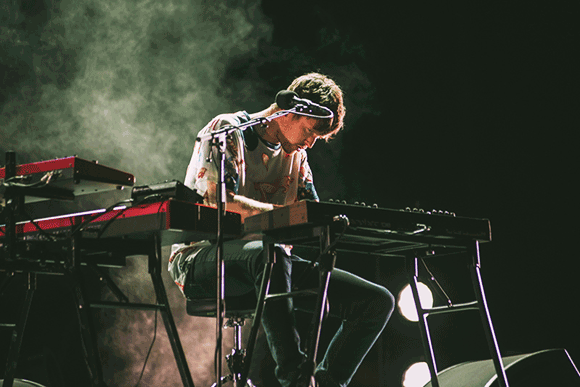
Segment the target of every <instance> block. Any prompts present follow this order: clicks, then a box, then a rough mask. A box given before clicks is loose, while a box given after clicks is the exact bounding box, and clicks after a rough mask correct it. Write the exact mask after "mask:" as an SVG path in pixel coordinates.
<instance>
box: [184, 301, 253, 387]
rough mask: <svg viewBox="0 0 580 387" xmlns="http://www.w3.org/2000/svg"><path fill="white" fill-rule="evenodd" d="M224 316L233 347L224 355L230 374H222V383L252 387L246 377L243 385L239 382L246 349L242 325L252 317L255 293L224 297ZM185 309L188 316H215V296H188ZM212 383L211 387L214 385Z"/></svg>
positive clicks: (236, 386) (238, 386)
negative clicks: (232, 330) (231, 329)
mask: <svg viewBox="0 0 580 387" xmlns="http://www.w3.org/2000/svg"><path fill="white" fill-rule="evenodd" d="M225 301H226V306H227V308H226V316H225V317H226V318H227V321H226V323H225V328H234V348H233V349H232V353H231V354H230V355H227V356H226V360H227V364H228V368H229V369H230V372H231V373H230V374H229V375H227V376H222V377H221V381H222V384H223V383H227V382H230V381H231V382H233V384H234V386H235V387H246V386H247V387H254V385H253V384H252V382H251V381H250V380H249V379H248V380H247V381H246V384H245V385H244V386H241V385H238V384H239V383H240V379H241V375H242V371H243V367H244V359H245V356H246V350H245V349H243V348H242V326H244V322H245V319H247V318H253V317H254V312H255V311H256V303H257V299H256V295H255V294H254V293H253V292H251V293H247V294H244V295H242V296H236V297H226V299H225ZM186 311H187V314H188V315H190V316H197V317H217V304H216V299H215V298H188V299H187V303H186ZM216 385H217V383H214V384H213V385H212V387H214V386H216Z"/></svg>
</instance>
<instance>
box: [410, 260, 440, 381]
mask: <svg viewBox="0 0 580 387" xmlns="http://www.w3.org/2000/svg"><path fill="white" fill-rule="evenodd" d="M407 274H408V277H409V280H410V285H411V291H412V292H413V298H414V299H415V306H416V308H417V315H418V316H419V331H420V332H421V341H422V342H423V351H424V355H425V360H426V362H427V366H428V367H429V373H430V374H431V385H432V386H433V387H439V380H438V379H437V363H436V362H435V353H434V352H433V343H432V341H431V335H430V333H429V325H428V323H427V316H428V312H427V311H425V310H424V309H423V306H422V305H421V302H420V298H419V289H418V286H417V285H418V279H419V259H418V258H417V257H413V258H407Z"/></svg>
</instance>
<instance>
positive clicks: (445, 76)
mask: <svg viewBox="0 0 580 387" xmlns="http://www.w3.org/2000/svg"><path fill="white" fill-rule="evenodd" d="M1 4H2V9H1V10H0V11H1V12H0V15H1V16H0V50H1V51H0V53H1V54H0V82H1V83H2V85H1V87H0V152H1V153H2V154H4V152H5V151H7V150H14V151H16V152H17V157H18V162H19V163H26V162H33V161H39V160H47V159H53V158H57V157H64V156H70V155H73V154H77V155H79V156H80V157H82V158H86V159H98V160H99V161H100V163H101V164H104V165H107V166H112V167H115V168H118V169H121V170H125V171H128V172H131V173H133V174H134V175H135V176H136V177H137V180H138V183H139V184H145V183H153V182H157V181H162V180H166V179H179V180H182V179H183V177H184V174H185V168H186V166H187V163H188V161H189V157H190V155H191V148H192V145H193V139H194V138H195V134H196V133H197V131H198V130H199V129H200V128H201V127H202V126H203V125H204V124H205V123H206V122H207V121H209V120H210V119H211V118H212V117H213V116H214V115H216V114H219V113H222V112H227V111H235V110H240V109H245V110H248V111H249V112H254V111H258V110H261V109H263V108H264V107H266V106H268V105H269V104H270V103H271V102H273V99H274V96H275V95H276V93H277V92H278V91H279V90H281V89H284V88H286V86H287V85H288V84H289V82H290V81H291V80H292V79H293V78H294V77H295V76H298V75H301V74H303V73H305V72H309V71H320V72H322V73H325V74H327V75H329V76H330V77H332V78H333V79H335V80H336V81H337V83H339V84H340V85H341V86H342V87H343V90H344V92H345V98H346V106H347V116H346V125H345V128H344V130H343V131H342V132H341V133H340V134H339V135H338V136H337V137H336V139H334V140H333V141H331V142H329V143H318V144H317V145H316V147H315V148H314V149H312V150H311V151H310V152H309V157H310V164H311V167H312V169H313V172H314V175H315V183H316V186H317V189H318V191H319V194H320V196H321V198H322V199H323V200H328V199H331V198H333V199H344V200H347V201H348V202H354V201H364V202H366V203H368V204H370V203H377V204H378V205H379V206H381V207H387V208H404V207H407V206H409V207H417V208H424V209H426V210H431V209H443V210H449V211H454V212H455V213H457V214H458V215H463V216H470V217H485V218H489V219H490V220H491V225H492V232H493V241H492V242H491V243H489V244H486V245H483V246H482V258H483V269H482V270H483V280H484V284H485V287H486V292H487V296H488V302H489V307H490V311H491V315H492V318H493V322H494V324H495V328H496V333H497V337H498V341H499V345H500V349H501V351H502V353H503V354H506V355H507V354H512V353H526V352H533V351H537V350H541V349H547V348H566V349H567V350H568V351H569V353H570V355H571V356H572V359H574V360H575V361H576V362H578V361H579V360H578V359H580V346H579V344H580V343H579V335H578V333H577V321H576V320H577V319H576V318H575V309H576V305H577V302H576V300H577V297H578V294H579V291H578V287H577V273H578V271H577V269H578V266H579V265H578V252H577V248H576V243H575V242H576V239H577V238H578V237H577V231H578V225H577V211H576V206H577V199H576V195H575V192H574V191H573V189H575V185H574V184H573V181H574V180H576V178H577V157H576V156H574V155H575V154H576V147H577V136H574V135H573V133H575V132H576V131H577V129H578V127H579V125H578V119H577V115H578V112H577V110H578V98H577V95H578V92H577V90H578V75H577V74H578V71H577V69H578V65H579V63H578V60H577V58H578V57H579V55H578V54H579V53H578V38H579V31H578V26H577V17H578V12H577V10H576V9H575V8H574V7H572V6H571V5H568V4H572V2H569V3H559V4H552V5H546V4H544V5H540V4H537V3H535V2H531V3H530V2H528V3H522V4H497V5H493V6H492V5H474V4H465V3H457V4H451V3H450V4H443V5H442V4H438V5H433V4H423V3H421V2H413V3H408V2H405V3H404V4H402V3H401V2H381V3H378V2H366V1H359V2H336V1H326V0H323V1H302V0H298V1H293V2H291V3H288V2H275V1H270V0H263V1H261V2H259V1H250V0H247V1H242V2H235V1H219V2H209V1H203V0H195V1H194V0H191V1H185V0H172V1H167V2H159V3H146V2H129V1H124V2H117V3H109V2H97V1H94V0H93V1H91V0H84V1H76V2H65V1H57V0H54V1H49V0H45V1H40V0H36V1H23V0H21V1H3V2H2V3H1ZM98 204H101V203H98ZM90 205H93V206H97V204H92V203H91V204H90ZM339 265H340V266H342V267H345V268H349V269H352V270H354V271H357V272H360V273H361V274H362V275H365V276H367V277H373V279H375V280H377V281H379V282H382V283H384V284H385V285H386V286H388V287H389V288H390V289H391V290H392V291H393V293H396V292H398V291H400V289H401V288H402V286H403V285H404V282H405V279H404V271H403V265H402V262H399V261H396V260H393V261H389V262H385V261H381V262H375V261H374V260H373V259H370V258H360V259H350V260H349V259H347V258H345V259H344V260H340V261H339ZM377 265H378V266H379V267H380V269H381V270H380V274H376V273H377V271H376V270H375V269H376V267H377ZM140 266H142V265H141V263H140V261H139V260H135V262H133V263H132V264H131V265H130V266H129V268H128V269H127V271H126V272H124V273H123V274H115V275H117V276H118V279H119V281H120V282H121V284H122V286H125V287H127V288H129V289H138V288H141V285H142V284H145V283H146V281H147V277H146V273H145V274H143V273H140V274H139V270H140V269H142V267H140ZM433 267H434V270H436V273H437V276H438V279H439V280H440V282H441V283H442V284H444V286H445V290H446V291H448V292H449V293H450V295H452V296H453V298H454V301H455V302H457V301H456V300H459V301H461V300H462V299H463V298H469V296H470V294H469V284H468V283H466V282H465V279H464V278H463V277H464V276H462V274H461V273H462V271H461V270H462V269H463V267H464V265H463V264H462V263H461V262H455V261H454V260H447V261H445V262H441V263H435V262H433ZM464 274H465V273H464ZM455 275H458V276H459V278H455ZM374 276H378V277H374ZM166 280H167V278H166ZM166 283H167V286H168V287H169V292H170V297H172V300H173V302H172V305H173V306H175V309H176V318H177V319H178V325H179V327H180V330H181V331H182V332H183V333H182V335H186V333H189V337H191V338H187V339H185V340H186V348H191V349H189V350H188V359H190V364H191V365H190V366H191V367H192V373H194V375H195V376H194V380H195V381H196V385H197V384H198V383H202V384H203V383H206V381H207V380H208V379H206V378H209V376H207V373H208V372H211V371H210V370H211V361H212V360H211V357H212V355H211V353H212V350H211V348H210V349H209V350H204V351H199V350H198V347H195V346H196V345H201V344H200V340H206V344H207V345H209V346H211V342H212V339H211V337H208V335H209V336H211V334H213V325H212V324H213V321H206V320H209V319H206V320H204V321H198V320H197V319H192V318H189V317H186V316H184V315H183V305H182V301H183V300H182V299H181V298H180V295H179V293H178V291H177V289H176V288H175V287H173V286H172V285H171V284H170V281H168V282H166ZM40 285H41V286H43V287H42V289H43V290H42V292H40V291H39V292H38V293H39V296H38V297H37V300H35V304H33V309H34V308H36V310H37V311H36V312H34V311H33V313H32V315H31V322H30V324H31V327H30V329H29V331H28V332H29V333H27V334H28V336H27V339H26V341H25V346H24V348H23V355H22V356H23V359H24V360H23V361H22V362H21V364H22V366H21V368H20V369H19V370H20V372H19V375H20V376H21V377H25V376H27V373H28V375H30V373H32V372H33V371H32V370H36V371H34V372H39V373H40V374H43V375H41V376H39V377H38V378H44V379H45V380H44V383H47V382H46V379H47V376H46V374H47V372H48V371H46V369H52V370H57V369H71V368H67V367H64V368H62V367H63V365H72V366H74V367H72V368H74V369H75V370H76V371H75V372H70V371H67V372H64V371H59V372H60V373H62V374H63V376H62V377H61V378H62V379H66V380H69V381H68V382H67V383H70V384H67V385H75V383H76V385H80V384H81V383H82V382H81V381H83V380H84V379H83V378H86V375H84V374H83V371H82V370H83V366H82V361H81V360H80V359H79V355H78V354H79V352H78V351H79V344H78V342H77V340H76V336H75V335H73V334H71V333H70V332H71V331H73V332H76V328H75V321H74V316H73V315H72V314H70V312H69V311H68V310H69V309H68V307H69V306H70V305H71V304H70V299H68V298H67V297H69V296H68V295H67V294H68V293H67V291H66V287H65V286H64V285H62V284H61V283H60V281H59V280H58V279H55V278H46V279H43V280H42V281H41V283H40ZM21 286H22V284H18V281H15V283H14V284H13V285H11V287H9V288H8V289H7V292H5V294H4V295H3V297H2V300H3V304H2V309H0V314H1V316H2V318H1V320H4V319H5V318H6V319H10V318H13V317H14V316H15V310H16V309H17V308H16V304H18V302H19V297H21V296H22V292H21V291H20V289H21ZM150 296H151V292H149V293H148V294H146V295H145V296H143V297H144V298H145V299H146V298H147V297H150ZM63 300H67V301H63ZM436 302H437V303H439V304H440V305H442V304H443V303H444V300H442V299H436ZM67 303H69V304H67ZM67 305H68V306H67ZM49 317H50V318H49ZM153 318H154V316H153V315H151V314H147V313H145V312H144V313H140V314H130V313H121V312H118V313H113V312H106V313H103V314H102V315H100V316H99V317H98V321H99V327H100V329H101V331H102V334H101V335H100V339H99V340H100V342H101V345H102V347H104V348H105V349H101V352H102V356H104V357H105V358H106V359H105V360H104V366H105V374H106V377H107V378H108V381H109V383H110V384H111V385H132V384H134V383H136V380H137V378H138V375H139V373H140V371H141V367H142V365H143V359H144V355H145V353H146V351H147V349H148V346H149V344H150V340H151V334H152V330H153ZM192 320H193V321H194V322H191V321H192ZM2 322H6V321H2ZM478 324H479V322H478V317H477V316H473V318H472V317H471V316H466V317H464V316H454V317H450V318H448V319H445V318H443V319H441V318H438V319H437V320H436V321H434V326H435V327H436V328H437V331H438V332H439V333H438V334H437V335H436V336H435V342H436V345H437V346H438V348H439V347H440V349H438V356H440V364H439V368H440V369H443V368H446V367H448V366H450V365H453V364H457V363H459V362H462V361H468V360H476V359H483V358H486V357H488V355H487V352H486V348H485V343H484V341H483V340H482V338H480V337H479V336H480V335H482V332H481V329H480V326H479V325H478ZM162 330H163V329H161V328H160V331H162ZM119 331H121V332H119ZM135 332H141V333H143V335H141V336H144V337H141V338H139V339H136V338H135ZM192 332H193V333H192ZM0 334H2V338H0V349H1V351H0V352H1V353H2V354H3V355H4V356H5V353H6V351H5V349H6V348H7V344H8V339H9V334H8V332H7V331H3V332H0ZM137 335H138V334H137ZM138 336H139V335H138ZM159 336H161V337H158V339H157V341H156V346H155V347H154V350H153V353H152V360H150V363H149V364H148V371H147V372H146V373H145V376H144V380H143V382H142V385H153V384H155V383H156V384H159V383H160V382H164V383H166V384H165V385H179V383H180V382H179V375H178V373H177V372H176V370H175V366H174V363H173V362H172V359H171V352H170V350H169V346H168V345H167V343H166V339H165V338H164V337H163V335H162V332H159ZM186 336H187V335H186ZM163 340H165V342H164V341H163ZM207 345H206V346H207ZM194 348H195V349H194ZM421 354H422V352H421V347H420V342H419V336H418V331H417V328H416V326H415V325H414V324H410V323H407V322H405V321H404V320H402V319H401V318H400V317H399V316H398V315H395V316H394V317H393V321H392V322H391V323H390V325H389V327H388V329H387V331H386V332H385V334H384V335H383V338H382V340H381V341H380V343H379V344H378V345H377V346H376V348H375V349H374V350H373V352H372V353H371V355H369V358H368V359H367V361H365V363H363V366H362V367H361V370H360V371H359V373H358V374H357V377H356V378H355V380H354V381H353V384H355V385H367V386H368V385H378V383H381V381H382V382H383V383H388V385H393V386H396V385H398V384H397V383H398V380H399V379H400V374H401V373H402V371H403V370H404V368H405V367H406V366H407V365H408V364H410V363H411V362H413V361H416V360H419V359H420V357H421ZM382 357H385V358H386V359H387V360H388V366H386V368H384V369H383V368H380V367H379V368H378V369H380V370H382V372H385V373H386V374H385V375H383V376H381V377H379V376H377V375H376V373H377V372H376V371H375V369H377V364H379V363H380V360H378V359H381V358H382ZM3 358H4V357H3ZM264 361H265V362H267V359H266V360H264ZM53 363H55V364H58V365H55V364H53ZM0 369H3V366H2V367H0ZM38 370H45V371H38ZM55 372H56V371H55ZM48 373H50V372H48ZM77 374H78V375H77ZM73 375H75V376H73ZM202 375H203V376H202ZM29 377H30V376H29ZM267 377H268V376H267V375H266V376H264V378H265V379H267ZM54 378H56V377H55V376H53V379H54ZM71 380H72V381H71ZM39 381H41V382H43V380H40V379H39ZM357 383H358V384H357Z"/></svg>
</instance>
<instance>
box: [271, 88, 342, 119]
mask: <svg viewBox="0 0 580 387" xmlns="http://www.w3.org/2000/svg"><path fill="white" fill-rule="evenodd" d="M276 104H277V105H278V106H279V107H280V108H281V109H283V110H289V109H291V108H296V111H297V112H306V113H311V114H315V115H316V116H322V117H318V118H332V117H334V114H333V113H332V110H330V109H329V108H327V107H326V106H322V105H319V104H317V103H315V102H312V101H310V100H309V99H305V98H298V94H296V93H295V92H293V91H290V90H281V91H279V92H278V94H276Z"/></svg>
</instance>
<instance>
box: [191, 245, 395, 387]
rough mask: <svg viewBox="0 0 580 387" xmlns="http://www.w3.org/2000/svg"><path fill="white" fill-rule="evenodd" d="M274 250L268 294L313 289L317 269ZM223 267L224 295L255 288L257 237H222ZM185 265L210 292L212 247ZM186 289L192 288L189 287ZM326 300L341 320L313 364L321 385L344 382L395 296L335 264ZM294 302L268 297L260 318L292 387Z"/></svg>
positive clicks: (259, 267)
mask: <svg viewBox="0 0 580 387" xmlns="http://www.w3.org/2000/svg"><path fill="white" fill-rule="evenodd" d="M276 254H277V255H276V257H277V260H276V264H275V265H274V268H273V269H272V277H271V284H270V291H269V293H270V294H272V293H283V292H288V291H290V290H299V289H311V288H318V284H319V271H318V269H316V268H314V269H313V265H312V263H311V262H310V261H306V260H304V259H301V258H299V257H297V256H295V255H291V256H289V255H288V254H286V252H285V251H284V250H283V249H282V248H279V247H277V248H276ZM224 266H225V275H226V279H225V296H226V297H228V296H240V295H244V294H247V293H249V292H252V291H255V292H256V293H257V292H259V290H260V284H261V277H262V272H263V268H264V257H263V254H262V242H261V241H243V240H236V241H230V242H226V243H225V245H224ZM187 270H188V274H187V280H186V281H188V282H190V285H193V284H195V287H194V288H197V289H198V290H199V291H202V292H204V293H205V292H207V294H212V295H213V294H215V291H216V282H217V274H216V264H215V246H213V247H210V248H206V249H204V250H202V251H201V252H200V253H198V255H197V256H196V257H195V259H194V260H193V261H192V264H191V265H190V267H189V268H188V269H187ZM293 285H294V286H293ZM186 288H189V289H192V287H188V286H186ZM186 295H187V296H188V297H195V295H190V294H186ZM314 298H315V297H314ZM328 300H329V303H330V314H331V315H335V316H338V317H340V318H341V319H342V324H341V326H340V328H339V329H338V331H337V332H336V334H335V335H334V337H333V339H332V341H331V343H330V345H329V347H328V349H327V350H326V353H325V355H324V358H323V360H322V361H321V362H320V364H318V365H317V367H316V370H315V378H316V380H317V382H318V383H319V385H320V386H321V387H327V386H341V387H345V386H347V385H348V383H349V382H350V380H351V379H352V377H353V375H354V374H355V372H356V370H357V368H358V367H359V365H360V364H361V362H362V360H363V359H364V357H365V356H366V354H367V353H368V351H369V350H370V348H371V347H372V345H373V344H374V342H375V341H376V340H377V338H378V337H379V335H380V334H381V332H382V330H383V328H384V327H385V325H386V323H387V321H388V320H389V317H390V316H391V313H392V312H393V309H394V305H395V300H394V297H393V295H392V294H391V293H390V292H389V291H388V290H387V289H385V288H384V287H382V286H380V285H377V284H374V283H372V282H369V281H367V280H365V279H363V278H360V277H358V276H356V275H354V274H351V273H348V272H346V271H343V270H340V269H334V270H333V271H332V273H331V277H330V283H329V287H328ZM295 303H296V304H301V303H302V301H301V300H300V299H297V300H296V301H294V300H292V299H290V298H287V299H281V300H273V301H268V302H267V303H266V307H265V308H264V313H263V317H262V325H263V328H264V332H265V333H266V338H267V341H268V345H269V347H270V351H271V353H272V357H273V358H274V361H275V362H276V370H275V373H276V377H277V378H278V380H279V381H280V383H281V384H282V386H283V387H291V386H293V384H294V383H295V382H296V379H297V378H298V376H299V373H300V365H301V364H302V362H303V360H304V354H303V353H302V351H301V349H300V337H299V335H298V332H297V330H296V327H295V323H294V313H293V311H294V306H295V305H294V304H295ZM308 303H309V304H311V305H300V306H301V308H303V307H306V308H311V309H312V308H313V307H314V304H315V300H311V301H310V302H308ZM308 303H307V304H308ZM312 310H313V309H312Z"/></svg>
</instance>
